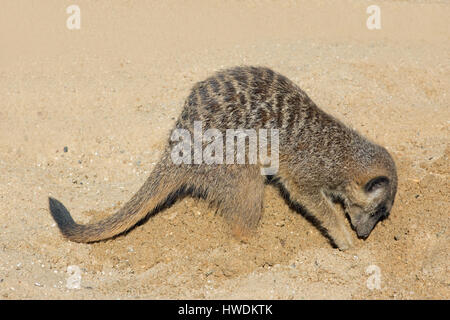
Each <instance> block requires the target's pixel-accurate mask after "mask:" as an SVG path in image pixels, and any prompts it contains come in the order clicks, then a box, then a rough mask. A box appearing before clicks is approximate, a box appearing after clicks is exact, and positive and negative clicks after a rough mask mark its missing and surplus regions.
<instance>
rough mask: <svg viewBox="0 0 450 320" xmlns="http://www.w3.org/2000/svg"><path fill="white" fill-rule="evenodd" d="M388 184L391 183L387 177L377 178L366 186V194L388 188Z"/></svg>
mask: <svg viewBox="0 0 450 320" xmlns="http://www.w3.org/2000/svg"><path fill="white" fill-rule="evenodd" d="M388 183H389V179H388V177H385V176H380V177H376V178H373V179H372V180H370V181H369V182H367V183H366V185H365V186H364V190H366V192H373V191H375V190H376V189H378V188H380V187H384V186H386V185H387V184H388Z"/></svg>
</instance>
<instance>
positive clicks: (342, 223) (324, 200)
mask: <svg viewBox="0 0 450 320" xmlns="http://www.w3.org/2000/svg"><path fill="white" fill-rule="evenodd" d="M293 200H296V201H298V203H300V204H301V205H302V206H304V207H305V208H306V210H307V211H308V213H309V214H311V215H312V216H313V217H314V218H316V219H317V220H318V221H319V222H320V225H321V226H322V227H323V228H325V229H326V231H327V233H328V235H329V236H330V238H331V240H332V241H333V242H334V244H335V245H336V246H337V247H338V248H339V249H340V250H342V251H344V250H347V249H350V248H351V247H352V246H353V241H352V237H351V233H350V232H349V230H348V227H347V226H346V220H345V216H344V214H343V213H341V212H339V211H338V210H337V209H336V206H335V205H334V204H333V203H332V202H331V200H330V199H329V198H328V197H327V196H326V195H325V194H324V193H323V192H322V191H319V190H318V191H317V192H316V193H314V194H297V195H295V196H294V199H293Z"/></svg>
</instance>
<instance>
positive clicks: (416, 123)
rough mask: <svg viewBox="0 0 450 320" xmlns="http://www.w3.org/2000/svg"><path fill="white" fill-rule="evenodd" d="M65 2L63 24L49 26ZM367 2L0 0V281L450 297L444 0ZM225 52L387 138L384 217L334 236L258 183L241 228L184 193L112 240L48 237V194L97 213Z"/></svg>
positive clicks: (23, 289) (53, 293)
mask: <svg viewBox="0 0 450 320" xmlns="http://www.w3.org/2000/svg"><path fill="white" fill-rule="evenodd" d="M74 2H75V3H76V4H78V5H79V6H80V8H81V19H82V20H81V29H80V30H68V29H67V28H66V19H67V17H68V14H67V13H66V12H65V10H66V7H67V6H69V5H70V4H72V3H74ZM374 2H376V3H377V4H378V5H379V6H380V8H381V23H382V28H381V30H372V31H370V30H368V29H367V28H366V19H367V17H368V14H367V13H366V7H367V6H368V5H369V4H371V3H369V2H366V1H339V2H338V1H229V2H226V4H225V2H223V1H215V0H214V1H211V0H208V1H187V2H183V3H181V2H178V1H125V0H122V1H119V0H118V1H114V2H112V1H106V0H101V1H95V2H94V1H61V0H58V1H56V0H55V1H16V0H14V1H13V0H8V1H6V0H5V1H2V5H1V6H2V9H1V11H0V38H1V42H2V48H1V50H0V97H1V100H0V221H1V223H0V299H17V298H19V299H22V298H26V299H36V298H37V299H45V298H52V299H60V298H63V299H67V298H68V299H71V298H76V299H90V298H96V299H109V298H113V299H115V298H120V299H129V298H133V299H134V298H151V299H153V298H156V299H160V298H170V299H176V298H195V299H197V298H200V299H202V298H206V299H229V298H249V299H253V298H255V299H260V298H262V299H265V298H268V299H316V298H317V299H329V298H343V299H360V298H363V299H366V298H367V299H374V298H375V299H376V298H387V299H418V298H425V299H437V298H444V299H449V298H450V288H449V285H450V279H449V271H450V270H449V269H450V265H449V262H450V257H449V255H450V250H449V249H450V242H449V232H450V230H449V226H450V220H449V217H450V216H449V190H450V186H449V174H450V172H449V171H450V168H449V167H450V162H449V156H450V146H449V123H450V107H449V106H450V99H449V88H450V56H449V52H450V40H449V39H450V37H449V36H450V32H449V23H448V17H449V16H450V3H449V2H448V1H374ZM241 64H253V65H265V66H269V67H271V68H273V69H275V70H277V71H279V72H281V73H283V74H285V75H286V76H288V77H289V78H291V79H292V80H294V81H295V82H296V83H298V84H299V85H300V86H301V87H302V88H303V89H304V90H305V91H306V92H307V93H308V95H309V96H310V97H311V98H312V99H313V100H314V101H315V102H316V103H317V104H318V105H319V106H320V107H321V108H322V109H324V110H326V111H327V112H329V113H331V114H333V115H335V116H337V117H338V118H339V119H341V120H342V121H344V122H345V123H347V124H348V125H350V126H352V127H355V128H357V129H358V130H359V131H361V132H362V133H363V134H365V135H366V136H368V137H370V138H371V139H373V140H374V141H376V142H378V143H380V144H382V145H384V146H386V147H387V148H388V150H389V151H390V152H391V153H392V154H393V156H394V158H395V160H396V163H397V166H398V171H399V172H398V173H399V190H398V196H397V199H396V203H395V206H394V209H393V211H392V212H391V216H390V218H389V219H388V220H386V221H383V222H382V223H380V224H378V225H377V227H376V228H375V230H374V231H373V232H372V234H371V236H370V237H369V238H368V239H367V240H366V241H362V240H358V239H357V238H356V236H355V239H354V240H355V243H356V246H355V248H354V249H352V250H350V251H348V252H340V251H339V250H336V249H333V248H332V247H331V246H330V245H329V243H328V242H327V240H326V239H325V238H324V237H323V236H322V235H321V234H320V233H319V231H317V230H316V229H315V228H314V227H313V226H312V225H310V224H309V223H308V222H307V221H305V219H304V218H302V217H301V216H300V215H299V214H297V213H295V212H293V211H292V210H290V209H289V208H288V206H287V205H286V203H285V202H284V201H283V200H282V199H281V197H280V196H279V194H278V192H277V191H276V190H275V189H274V188H273V187H270V186H269V187H267V190H266V194H265V195H266V198H265V199H266V201H265V208H264V210H265V212H264V217H263V219H262V222H261V224H260V226H259V228H258V230H257V233H256V235H255V236H254V237H252V238H250V239H249V240H248V241H247V242H239V241H238V240H236V239H235V238H233V237H232V236H230V230H229V227H228V226H227V225H226V224H225V222H224V221H223V219H222V218H221V217H217V216H215V215H214V210H212V209H209V208H208V206H207V205H206V204H205V203H204V202H202V201H201V200H194V199H191V198H185V199H183V200H181V201H179V202H177V203H176V204H175V205H173V206H172V207H171V208H169V209H167V210H165V211H163V212H161V213H160V214H158V215H156V216H154V217H151V218H150V219H149V220H148V221H147V222H146V223H145V224H142V225H140V226H138V227H137V228H135V229H133V230H132V231H131V232H130V233H128V234H127V235H125V236H122V237H119V238H117V239H115V240H111V241H106V242H101V243H95V244H76V243H70V242H68V241H66V240H64V239H63V238H62V237H61V235H60V234H59V232H58V229H57V227H56V226H55V224H54V222H53V220H52V219H51V217H50V215H49V212H48V208H47V197H48V196H49V195H51V196H54V197H56V198H57V199H59V200H61V201H62V202H63V203H64V204H65V205H66V206H67V207H68V208H69V209H70V210H71V212H72V215H73V216H74V218H75V220H77V221H80V222H83V223H87V222H91V221H95V220H97V219H100V218H102V217H105V216H106V215H108V214H111V213H112V212H113V211H114V210H115V209H116V208H118V207H119V206H120V205H121V204H123V203H124V202H125V201H127V200H128V199H129V198H130V197H131V195H132V194H133V193H134V192H135V191H137V189H138V188H139V187H140V186H141V184H142V183H143V182H144V180H145V179H146V177H147V176H148V175H149V172H150V171H151V170H152V168H153V167H154V164H155V163H156V162H157V161H158V157H159V156H160V153H161V151H162V149H163V147H164V143H165V141H166V139H167V136H168V134H169V132H170V129H171V127H172V126H173V124H174V122H175V118H176V117H177V116H178V114H179V112H180V110H181V107H182V103H183V100H184V99H185V97H186V96H187V94H188V91H189V88H190V87H191V86H192V85H193V84H194V82H196V81H199V80H202V79H203V78H205V77H206V76H207V75H209V74H211V73H212V72H214V71H216V70H218V69H221V68H224V67H229V66H235V65H241ZM64 147H67V152H64ZM69 266H75V267H74V268H79V270H80V276H81V287H80V289H69V288H68V287H67V285H68V284H69V285H70V284H71V283H72V284H73V283H75V284H76V281H75V282H72V281H73V280H74V279H75V280H76V278H74V277H77V273H76V272H75V273H74V274H72V273H70V272H69V273H68V271H67V270H68V267H69ZM378 276H379V278H374V277H378ZM376 279H379V280H380V282H379V283H380V287H379V288H378V289H377V288H373V286H371V284H373V283H376V281H375V282H372V281H374V280H376Z"/></svg>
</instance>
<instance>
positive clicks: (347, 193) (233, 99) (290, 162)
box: [49, 67, 397, 250]
mask: <svg viewBox="0 0 450 320" xmlns="http://www.w3.org/2000/svg"><path fill="white" fill-rule="evenodd" d="M194 121H202V123H203V125H204V129H205V130H206V129H208V128H216V129H218V130H220V131H221V132H225V130H226V129H230V128H235V129H239V128H241V129H247V128H248V129H256V130H257V129H262V128H264V129H270V128H273V129H279V170H278V173H277V174H276V175H275V176H273V177H271V179H272V181H276V182H277V184H278V185H280V187H281V188H282V189H283V190H284V191H285V192H286V194H287V198H288V199H289V201H291V202H292V203H295V204H300V205H301V206H302V207H303V208H305V209H306V211H307V212H308V213H309V215H311V216H313V217H314V219H315V220H316V221H317V222H318V223H319V224H320V227H321V228H322V229H324V230H325V231H326V233H327V235H328V236H329V237H330V239H331V240H332V242H334V244H335V245H336V246H337V247H338V248H340V249H342V250H345V249H347V248H349V247H351V245H352V240H351V236H350V233H349V231H348V227H347V226H346V215H347V217H348V218H349V219H350V222H351V224H352V226H353V227H354V229H355V230H356V232H357V234H358V236H360V237H363V238H366V237H367V236H368V235H369V233H370V232H371V230H372V229H373V227H374V226H375V224H376V223H377V222H378V221H379V220H380V219H382V218H384V217H386V216H387V214H388V213H389V212H390V209H391V207H392V204H393V202H394V197H395V193H396V189H397V175H396V168H395V164H394V161H393V159H392V157H391V156H390V155H389V153H388V152H387V151H386V149H384V148H383V147H381V146H379V145H377V144H374V143H372V142H370V141H368V140H367V139H366V138H364V137H362V136H361V135H360V134H358V133H357V132H356V131H354V130H352V129H350V128H348V127H346V126H345V125H344V124H343V123H341V122H340V121H339V120H337V119H335V118H334V117H332V116H330V115H329V114H327V113H325V112H324V111H322V110H321V109H319V108H318V107H317V106H316V105H315V104H314V102H313V101H312V100H311V99H310V98H309V97H308V96H307V95H306V94H305V92H303V91H302V90H301V89H300V88H299V87H298V86H297V85H295V84H294V83H293V82H291V81H290V80H289V79H287V78H286V77H284V76H283V75H281V74H279V73H276V72H274V71H272V70H271V69H268V68H265V67H235V68H232V69H227V70H223V71H220V72H217V73H216V74H214V75H213V76H211V77H209V78H208V79H206V80H204V81H201V82H198V83H197V84H195V85H194V87H193V88H192V90H191V92H190V94H189V96H188V98H187V100H186V101H185V104H184V108H183V111H182V113H181V115H180V117H179V119H178V121H177V122H176V125H175V129H187V130H189V131H190V132H193V124H194ZM173 146H174V142H173V141H172V140H169V142H168V144H167V147H166V149H165V152H164V153H163V156H162V158H161V160H160V161H159V162H158V163H157V165H156V167H155V168H154V170H153V172H152V173H151V174H150V176H149V178H148V180H147V181H146V182H145V183H144V185H143V186H142V187H141V188H140V189H139V191H138V192H137V193H136V194H135V195H134V196H133V197H132V198H131V200H129V201H128V202H127V203H126V204H125V205H124V206H123V207H122V208H121V209H120V210H119V211H118V212H117V213H115V214H114V215H112V216H110V217H108V218H106V219H104V220H102V221H100V222H98V223H93V224H88V225H80V224H77V223H75V222H74V221H73V219H72V218H71V216H70V214H69V212H68V211H67V210H66V209H65V207H64V206H63V205H62V204H61V203H60V202H59V201H57V200H55V199H53V198H50V199H49V203H50V212H51V214H52V216H53V218H54V219H55V221H56V222H57V224H58V226H59V228H60V230H61V232H62V234H63V235H64V236H65V237H66V238H68V239H69V240H72V241H76V242H93V241H99V240H103V239H108V238H111V237H114V236H115V235H118V234H121V233H123V232H125V231H127V230H129V229H130V228H132V227H133V226H134V225H136V224H137V223H138V222H139V221H140V220H142V219H143V218H145V217H146V216H147V214H149V213H151V212H154V211H156V210H157V209H158V208H159V207H160V206H161V205H163V204H164V203H165V202H166V201H167V199H169V198H170V197H173V196H174V195H176V194H177V193H180V192H189V193H192V194H199V195H201V196H203V197H204V198H206V200H208V201H210V202H211V203H213V204H215V205H216V206H217V208H218V209H219V212H220V213H221V214H222V215H223V216H224V217H225V218H226V219H227V220H228V221H230V222H231V223H232V225H233V226H234V229H235V230H241V231H243V232H245V230H252V229H253V228H254V227H255V226H256V225H257V223H258V221H259V220H260V218H261V214H262V208H263V189H264V185H265V182H266V180H267V179H266V177H265V176H263V175H261V173H260V167H261V164H242V165H239V164H221V165H219V164H216V165H208V164H191V165H187V164H181V165H176V164H174V163H173V161H172V159H171V156H170V152H171V150H172V148H173ZM337 204H340V205H341V207H342V208H343V209H344V210H343V211H342V210H339V206H338V205H337Z"/></svg>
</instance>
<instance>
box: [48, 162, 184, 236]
mask: <svg viewBox="0 0 450 320" xmlns="http://www.w3.org/2000/svg"><path fill="white" fill-rule="evenodd" d="M171 169H172V170H170V169H169V170H167V169H166V170H159V169H158V167H157V168H155V170H154V171H153V172H152V174H151V175H150V177H149V178H148V179H147V181H146V182H145V183H144V185H143V186H142V187H141V188H140V189H139V191H138V192H137V193H136V194H135V195H134V196H133V197H132V198H131V199H130V200H129V201H128V202H127V203H126V204H125V205H124V206H123V207H122V208H121V209H119V210H118V211H117V212H116V213H115V214H113V215H112V216H110V217H108V218H106V219H104V220H101V221H99V222H97V223H92V224H87V225H81V224H77V223H76V222H75V221H74V220H73V219H72V217H71V216H70V213H69V211H68V210H67V209H66V208H65V207H64V205H63V204H62V203H61V202H59V201H58V200H56V199H54V198H51V197H49V208H50V213H51V215H52V216H53V219H54V220H55V221H56V223H57V225H58V227H59V230H60V231H61V233H62V234H63V236H64V237H66V238H67V239H69V240H71V241H74V242H95V241H100V240H104V239H108V238H112V237H114V236H116V235H119V234H121V233H123V232H125V231H127V230H129V229H130V228H131V227H133V226H134V225H136V224H137V223H138V222H139V221H141V220H142V219H143V218H145V217H146V215H147V214H148V213H149V212H151V211H152V210H154V209H155V208H157V207H158V206H159V205H161V204H163V203H164V202H165V201H166V200H167V198H168V197H169V196H170V195H171V194H173V193H174V192H177V191H178V190H179V189H180V188H182V187H183V182H184V181H183V179H182V177H181V176H180V174H177V170H176V168H174V167H172V168H171Z"/></svg>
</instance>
